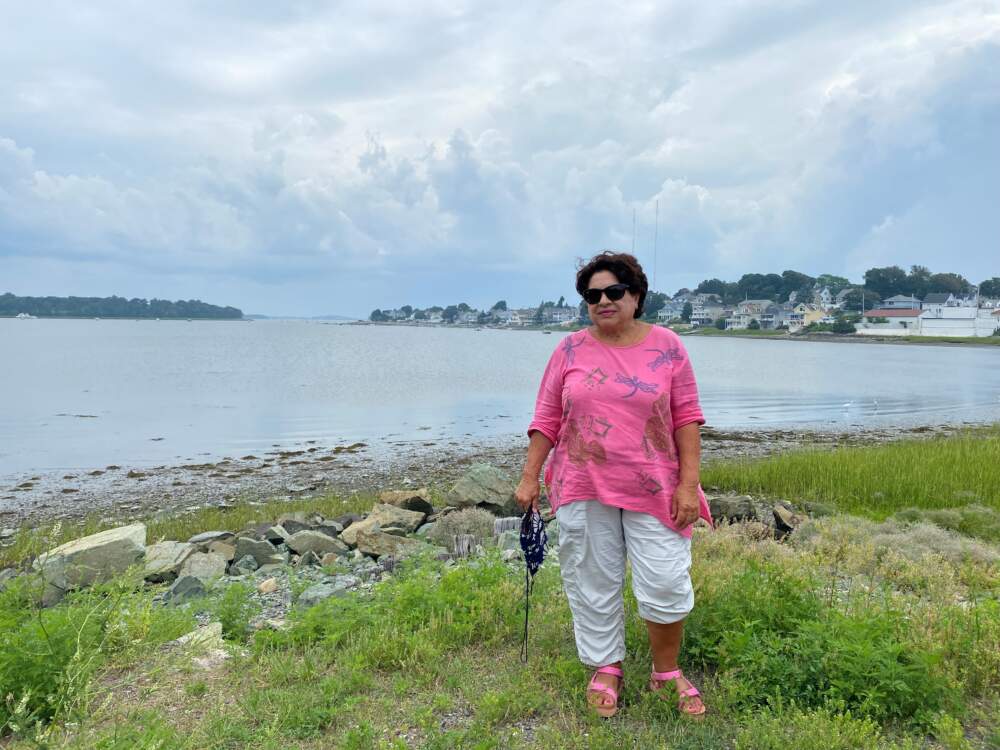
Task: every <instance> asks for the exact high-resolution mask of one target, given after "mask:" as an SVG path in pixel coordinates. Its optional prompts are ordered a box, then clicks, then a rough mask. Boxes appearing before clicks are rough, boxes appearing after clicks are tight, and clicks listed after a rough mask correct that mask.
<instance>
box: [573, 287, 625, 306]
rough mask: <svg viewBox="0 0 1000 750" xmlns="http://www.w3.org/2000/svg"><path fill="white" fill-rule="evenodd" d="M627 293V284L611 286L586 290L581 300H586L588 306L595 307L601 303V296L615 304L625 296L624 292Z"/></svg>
mask: <svg viewBox="0 0 1000 750" xmlns="http://www.w3.org/2000/svg"><path fill="white" fill-rule="evenodd" d="M627 291H628V284H612V285H611V286H606V287H604V288H603V289H588V290H587V291H585V292H584V293H583V299H584V300H586V302H587V304H588V305H596V304H597V303H598V302H600V301H601V296H602V295H607V297H608V299H609V300H611V301H612V302H617V301H618V300H620V299H621V298H622V297H624V296H625V292H627Z"/></svg>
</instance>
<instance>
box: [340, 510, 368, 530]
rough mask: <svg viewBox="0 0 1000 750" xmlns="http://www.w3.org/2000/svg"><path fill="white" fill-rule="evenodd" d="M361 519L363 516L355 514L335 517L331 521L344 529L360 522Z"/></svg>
mask: <svg viewBox="0 0 1000 750" xmlns="http://www.w3.org/2000/svg"><path fill="white" fill-rule="evenodd" d="M363 518H364V516H361V515H358V514H357V513H344V514H343V515H342V516H337V517H336V518H334V519H333V520H334V521H336V522H337V523H339V524H340V525H341V526H342V527H343V528H345V529H346V528H347V527H348V526H350V525H351V524H352V523H357V522H358V521H361V520H362V519H363Z"/></svg>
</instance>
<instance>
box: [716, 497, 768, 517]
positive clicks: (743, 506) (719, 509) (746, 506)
mask: <svg viewBox="0 0 1000 750" xmlns="http://www.w3.org/2000/svg"><path fill="white" fill-rule="evenodd" d="M708 507H709V508H710V509H711V511H712V518H713V519H714V520H716V521H719V520H721V519H726V520H727V521H729V522H730V523H736V522H739V521H755V520H758V515H759V513H758V508H757V503H755V502H754V500H753V498H752V497H750V496H749V495H720V496H718V497H710V498H708Z"/></svg>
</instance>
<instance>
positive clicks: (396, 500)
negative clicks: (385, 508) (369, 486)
mask: <svg viewBox="0 0 1000 750" xmlns="http://www.w3.org/2000/svg"><path fill="white" fill-rule="evenodd" d="M378 501H379V502H380V503H382V504H383V505H393V506H395V507H397V508H403V509H404V510H415V511H417V512H418V513H424V514H430V513H433V512H434V505H433V504H432V503H431V494H430V490H428V489H427V488H426V487H421V488H420V489H419V490H389V491H387V492H383V493H382V494H380V495H379V496H378Z"/></svg>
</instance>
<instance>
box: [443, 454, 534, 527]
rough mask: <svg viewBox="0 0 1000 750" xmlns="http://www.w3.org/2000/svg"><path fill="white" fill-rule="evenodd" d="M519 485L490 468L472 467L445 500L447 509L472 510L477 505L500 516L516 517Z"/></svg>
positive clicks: (477, 465) (474, 465)
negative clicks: (449, 507)
mask: <svg viewBox="0 0 1000 750" xmlns="http://www.w3.org/2000/svg"><path fill="white" fill-rule="evenodd" d="M515 489H517V483H516V482H514V481H513V480H512V479H511V478H510V477H508V476H507V475H506V474H504V473H503V472H502V471H500V470H499V469H497V468H495V467H493V466H490V465H489V464H473V466H472V467H471V468H470V469H469V471H468V472H466V474H465V476H463V477H461V478H460V479H459V480H458V481H457V482H455V484H454V486H453V487H452V488H451V489H450V490H449V491H448V494H447V495H446V496H445V501H446V502H447V503H448V505H453V506H456V507H458V508H469V507H472V506H473V505H478V506H480V507H482V508H486V510H488V511H490V512H491V513H493V514H494V515H498V516H514V515H517V512H518V507H517V503H516V502H515V501H514V490H515Z"/></svg>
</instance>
